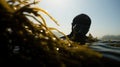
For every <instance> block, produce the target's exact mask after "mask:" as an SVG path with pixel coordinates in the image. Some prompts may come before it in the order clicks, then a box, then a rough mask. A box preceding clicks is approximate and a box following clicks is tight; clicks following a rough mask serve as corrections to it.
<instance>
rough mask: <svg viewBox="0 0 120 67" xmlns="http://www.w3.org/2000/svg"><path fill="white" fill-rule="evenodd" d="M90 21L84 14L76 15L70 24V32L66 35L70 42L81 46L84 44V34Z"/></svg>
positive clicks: (85, 37)
mask: <svg viewBox="0 0 120 67" xmlns="http://www.w3.org/2000/svg"><path fill="white" fill-rule="evenodd" d="M90 25H91V19H90V17H89V16H88V15H86V14H83V13H82V14H79V15H77V16H76V17H75V18H74V19H73V22H72V32H71V33H70V34H69V35H67V36H68V38H70V40H72V41H75V42H80V44H81V45H83V44H85V43H86V39H87V36H86V34H87V33H88V31H89V28H90Z"/></svg>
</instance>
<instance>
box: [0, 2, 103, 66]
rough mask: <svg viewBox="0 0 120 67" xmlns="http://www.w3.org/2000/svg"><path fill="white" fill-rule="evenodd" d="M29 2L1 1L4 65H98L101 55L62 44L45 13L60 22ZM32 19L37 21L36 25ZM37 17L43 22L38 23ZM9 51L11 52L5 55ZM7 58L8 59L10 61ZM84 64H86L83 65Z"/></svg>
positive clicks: (1, 47) (63, 41)
mask: <svg viewBox="0 0 120 67" xmlns="http://www.w3.org/2000/svg"><path fill="white" fill-rule="evenodd" d="M28 1H29V0H0V31H1V33H0V41H1V45H0V51H1V56H0V59H1V60H0V62H1V63H6V64H11V65H14V64H29V65H30V64H39V65H40V66H42V67H48V66H49V65H52V66H57V67H69V66H71V65H73V66H81V65H85V64H89V63H91V62H94V63H98V59H99V58H100V57H102V55H101V54H99V53H98V52H95V51H93V50H91V49H89V48H88V47H85V46H80V45H78V44H77V43H75V42H72V41H70V40H69V38H67V37H66V38H67V40H61V39H60V38H58V37H56V36H55V35H54V34H53V33H52V32H51V30H56V31H58V32H59V33H61V34H63V35H65V34H64V33H62V32H61V31H59V30H57V29H55V28H49V27H48V26H46V22H45V19H44V17H42V16H41V15H40V14H39V13H38V12H39V11H40V12H43V13H44V14H46V15H47V16H48V17H49V18H50V19H51V20H53V21H54V22H55V23H56V24H58V23H57V22H56V20H55V19H54V18H53V17H52V16H51V15H49V14H48V13H47V12H46V11H45V10H43V9H41V8H34V7H31V5H34V4H36V3H37V2H33V3H28ZM27 16H28V17H31V18H33V19H35V20H36V21H37V22H39V24H37V25H36V24H35V23H34V22H32V21H31V20H29V19H28V18H27ZM36 17H38V18H40V19H42V20H41V21H40V20H38V19H37V18H36ZM6 50H8V51H7V52H5V51H6ZM6 56H7V57H6ZM82 63H84V64H82Z"/></svg>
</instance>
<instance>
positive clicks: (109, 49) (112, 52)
mask: <svg viewBox="0 0 120 67" xmlns="http://www.w3.org/2000/svg"><path fill="white" fill-rule="evenodd" d="M111 44H113V45H112V46H111ZM115 44H116V45H117V46H115ZM118 46H120V43H119V42H114V43H113V42H95V43H92V44H91V45H90V46H89V47H90V48H92V49H93V50H95V51H98V52H100V53H102V54H103V56H104V57H108V58H110V59H113V60H116V61H119V62H120V47H118Z"/></svg>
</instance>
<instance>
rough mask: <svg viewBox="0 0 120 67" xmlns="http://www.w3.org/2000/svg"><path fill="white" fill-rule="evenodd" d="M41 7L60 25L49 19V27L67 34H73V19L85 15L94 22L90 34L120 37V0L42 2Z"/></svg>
mask: <svg viewBox="0 0 120 67" xmlns="http://www.w3.org/2000/svg"><path fill="white" fill-rule="evenodd" d="M39 6H40V7H41V8H43V9H45V10H46V11H47V12H48V13H49V14H50V15H51V16H53V17H54V18H55V19H56V20H57V21H58V23H59V24H60V26H57V25H56V24H55V23H53V22H51V21H49V19H47V24H48V26H50V27H54V28H57V29H59V30H60V31H62V32H64V33H65V34H69V33H70V32H71V23H72V20H73V18H74V17H75V16H76V15H78V14H81V13H85V14H87V15H88V16H90V18H91V20H92V24H91V27H90V30H89V32H88V33H91V34H92V35H93V36H95V37H102V36H103V35H120V30H119V29H120V0H41V2H40V4H39ZM87 35H88V34H87Z"/></svg>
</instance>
